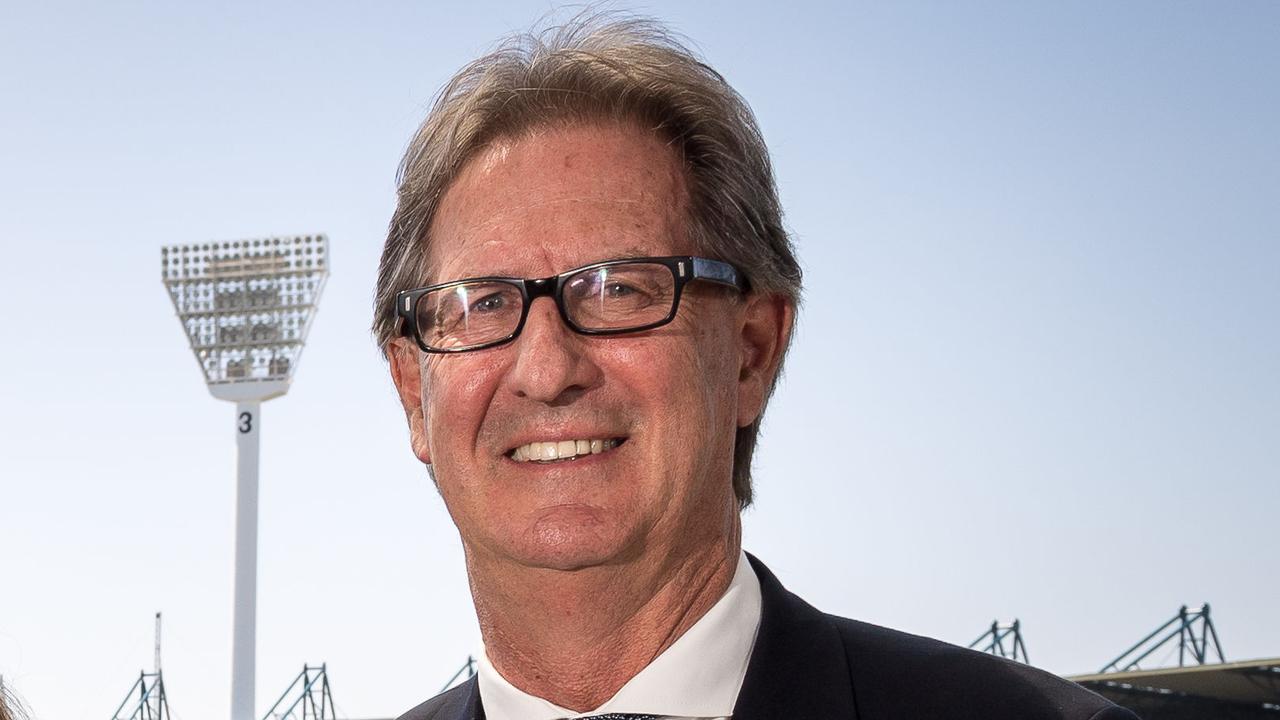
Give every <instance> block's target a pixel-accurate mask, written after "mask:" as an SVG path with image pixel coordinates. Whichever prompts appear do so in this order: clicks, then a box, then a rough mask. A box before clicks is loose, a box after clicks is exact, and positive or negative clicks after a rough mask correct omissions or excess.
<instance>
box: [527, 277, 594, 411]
mask: <svg viewBox="0 0 1280 720" xmlns="http://www.w3.org/2000/svg"><path fill="white" fill-rule="evenodd" d="M585 340H587V338H586V337H585V336H582V335H578V334H577V333H575V332H573V331H572V330H570V329H569V328H568V327H567V326H565V324H564V321H563V320H562V319H561V318H560V313H559V312H558V311H557V310H556V306H555V302H554V301H552V299H551V298H537V299H535V300H534V301H533V303H532V304H531V305H530V306H529V317H528V318H526V319H525V323H524V329H523V330H521V331H520V337H518V338H516V341H515V343H514V344H515V348H514V350H515V352H516V360H515V364H514V365H513V366H512V368H511V371H510V373H509V375H508V378H507V380H508V383H509V385H510V387H511V390H512V391H513V392H514V393H515V394H516V395H517V396H519V397H522V398H528V399H530V400H536V401H538V402H542V403H546V404H548V405H565V404H568V403H570V402H573V400H574V399H575V398H577V397H578V396H579V395H581V394H582V393H583V392H585V391H586V390H587V389H588V388H590V387H591V386H593V385H595V384H596V383H597V382H598V381H599V379H600V368H599V366H598V365H596V364H595V362H594V361H593V360H592V359H591V356H590V354H589V353H588V352H586V347H585V343H584V341H585Z"/></svg>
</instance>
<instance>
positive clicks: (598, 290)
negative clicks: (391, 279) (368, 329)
mask: <svg viewBox="0 0 1280 720" xmlns="http://www.w3.org/2000/svg"><path fill="white" fill-rule="evenodd" d="M561 293H562V298H563V300H562V302H563V307H564V310H565V314H566V315H567V316H568V319H569V322H570V323H571V324H572V325H574V326H576V327H577V328H578V329H581V330H627V329H630V328H639V327H644V326H646V325H652V324H654V323H658V322H661V321H663V320H666V319H667V318H668V317H669V316H670V315H671V313H672V310H673V309H674V305H675V296H676V282H675V275H674V274H673V273H672V272H671V269H670V268H669V267H667V266H666V265H663V264H660V263H643V262H637V263H624V264H618V265H606V266H603V267H598V268H590V269H587V270H582V271H579V272H577V273H574V274H572V275H569V276H568V277H566V278H565V279H564V282H563V284H562V286H561ZM523 313H524V297H523V295H522V294H521V292H520V287H519V286H518V285H517V284H515V283H511V282H504V281H493V280H476V281H471V282H465V283H459V284H457V285H451V286H449V287H446V288H441V289H439V290H433V291H431V292H429V293H426V294H424V295H422V297H420V298H419V299H418V304H417V307H416V313H415V314H416V318H417V322H418V332H419V333H420V335H421V336H422V341H423V342H424V343H425V344H426V345H428V346H429V347H432V348H435V349H439V350H458V349H463V348H468V347H475V346H477V345H484V344H486V343H491V342H497V341H499V340H502V339H504V338H506V337H508V336H510V335H511V334H512V333H514V332H515V331H516V328H518V327H519V326H520V318H521V317H522V315H523Z"/></svg>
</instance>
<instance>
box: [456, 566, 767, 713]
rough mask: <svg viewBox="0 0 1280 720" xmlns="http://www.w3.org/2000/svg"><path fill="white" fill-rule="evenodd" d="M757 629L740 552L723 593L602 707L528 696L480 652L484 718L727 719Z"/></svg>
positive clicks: (755, 604) (755, 590)
mask: <svg viewBox="0 0 1280 720" xmlns="http://www.w3.org/2000/svg"><path fill="white" fill-rule="evenodd" d="M759 629H760V580H759V579H758V578H756V573H755V571H754V570H752V569H751V565H750V564H749V563H748V562H747V555H746V553H741V554H740V555H739V557H738V568H737V570H735V571H734V574H733V580H731V581H730V582H729V587H728V589H727V590H725V593H724V596H723V597H721V598H720V599H719V600H718V601H717V602H716V604H715V605H712V606H711V609H710V610H708V611H707V613H706V614H705V615H703V616H702V617H701V618H700V619H699V620H698V622H696V623H694V624H693V627H690V628H689V629H688V630H687V631H685V633H684V634H683V635H681V636H680V637H679V638H678V639H677V640H676V641H675V642H674V643H672V645H671V647H669V648H667V649H666V650H663V651H662V654H661V655H658V657H656V658H654V659H653V662H651V663H649V664H648V665H647V666H645V668H644V669H643V670H641V671H640V672H639V673H638V674H636V675H635V677H633V678H631V679H630V680H628V681H627V683H626V684H625V685H623V686H622V687H621V688H620V689H619V690H618V692H617V693H616V694H615V695H614V696H613V697H611V698H609V699H608V700H607V701H605V703H604V704H603V705H601V706H600V707H598V708H596V709H594V710H591V711H590V712H584V713H578V712H574V711H572V710H566V709H565V708H562V707H560V706H558V705H556V704H555V703H551V702H548V701H546V700H543V699H542V698H540V697H535V696H533V695H530V694H528V693H526V692H524V691H522V690H520V689H519V688H517V687H516V686H514V685H512V684H511V683H509V682H507V680H506V678H504V677H502V675H500V674H498V671H497V670H495V669H494V667H493V664H492V663H490V662H489V656H488V655H487V654H486V653H485V652H483V650H482V652H481V653H480V661H479V663H478V665H479V669H478V671H477V674H478V675H479V676H480V677H479V683H480V702H481V704H483V705H484V714H485V717H486V718H488V720H561V718H581V717H586V716H588V715H601V714H604V713H640V714H647V715H657V716H658V717H661V718H673V719H674V718H678V719H679V720H686V719H695V718H696V719H697V720H727V718H729V717H730V716H731V715H732V714H733V705H734V703H735V702H736V701H737V699H738V691H739V690H741V689H742V680H743V678H744V677H746V674H747V661H748V660H749V659H750V658H751V648H752V646H754V645H755V641H756V632H757V631H758V630H759Z"/></svg>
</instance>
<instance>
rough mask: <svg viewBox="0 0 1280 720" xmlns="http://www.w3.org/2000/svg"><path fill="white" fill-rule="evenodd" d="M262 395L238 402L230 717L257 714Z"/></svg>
mask: <svg viewBox="0 0 1280 720" xmlns="http://www.w3.org/2000/svg"><path fill="white" fill-rule="evenodd" d="M261 407H262V404H261V403H260V402H258V401H257V400H245V401H241V402H238V403H236V450H237V457H236V574H235V578H236V587H235V608H234V612H233V630H232V644H231V720H257V718H256V717H255V716H254V710H253V706H254V694H253V681H254V672H255V668H254V657H255V655H256V654H257V639H256V637H257V629H256V627H257V615H258V437H259V432H260V431H259V425H260V424H261V417H262V415H261V413H260V409H261Z"/></svg>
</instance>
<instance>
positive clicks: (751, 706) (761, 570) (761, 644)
mask: <svg viewBox="0 0 1280 720" xmlns="http://www.w3.org/2000/svg"><path fill="white" fill-rule="evenodd" d="M747 557H748V559H749V560H750V561H751V566H752V567H753V568H754V569H755V571H756V575H757V576H758V577H759V578H760V595H761V600H762V607H761V617H760V631H759V633H758V634H757V636H756V644H755V647H754V648H753V649H752V651H751V660H750V661H749V662H748V664H747V675H746V678H745V679H744V680H743V683H742V691H741V692H739V693H738V701H737V703H736V704H735V706H734V709H733V720H776V718H788V720H805V719H812V720H834V719H837V718H839V719H841V720H843V719H844V718H856V717H857V716H858V714H857V709H856V705H855V703H854V697H853V683H852V681H851V679H850V678H851V675H850V672H849V660H848V658H847V657H846V655H845V647H844V643H843V641H842V640H841V638H840V635H839V632H838V631H837V630H836V628H835V627H834V626H833V625H832V624H831V621H830V620H828V619H827V617H826V616H825V615H823V614H822V613H821V612H819V611H818V610H816V609H814V608H813V606H811V605H809V604H808V603H806V602H805V601H803V600H801V599H800V598H798V597H796V596H795V595H793V594H791V593H790V592H787V590H786V588H784V587H782V584H781V583H779V582H778V579H777V578H776V577H774V576H773V573H771V572H769V569H768V568H766V567H765V566H764V563H762V562H760V561H759V560H757V559H756V558H755V557H754V556H751V555H748V556H747Z"/></svg>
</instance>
